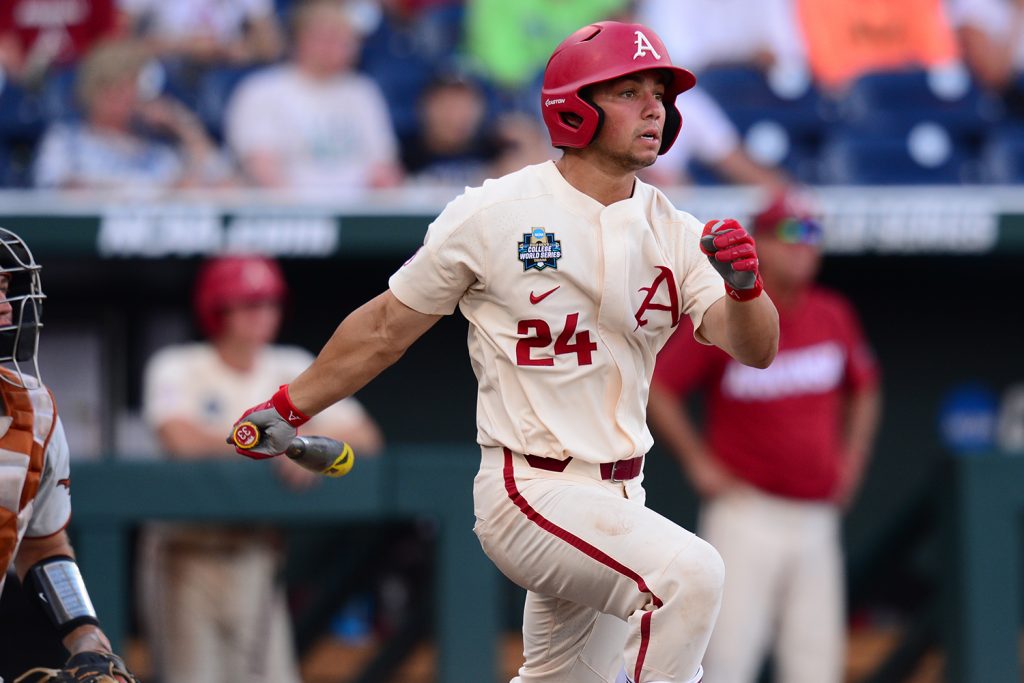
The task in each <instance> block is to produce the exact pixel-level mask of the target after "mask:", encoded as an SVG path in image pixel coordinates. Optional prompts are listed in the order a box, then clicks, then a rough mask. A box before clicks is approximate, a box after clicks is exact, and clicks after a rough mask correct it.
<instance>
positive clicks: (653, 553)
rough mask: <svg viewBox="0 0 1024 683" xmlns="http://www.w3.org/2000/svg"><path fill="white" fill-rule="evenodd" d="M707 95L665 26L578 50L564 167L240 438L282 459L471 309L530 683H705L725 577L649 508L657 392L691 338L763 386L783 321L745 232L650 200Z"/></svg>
mask: <svg viewBox="0 0 1024 683" xmlns="http://www.w3.org/2000/svg"><path fill="white" fill-rule="evenodd" d="M694 82H695V78H694V77H693V75H692V74H691V73H690V72H689V71H686V70H685V69H681V68H679V67H676V66H673V65H672V63H671V61H670V59H669V56H668V53H667V52H666V50H665V46H664V45H663V44H662V42H661V40H660V39H659V38H658V36H657V35H655V33H654V32H653V31H651V30H650V29H648V28H646V27H645V26H642V25H639V24H625V23H618V22H601V23H597V24H592V25H590V26H587V27H585V28H582V29H580V30H579V31H577V32H575V33H573V34H572V35H571V36H569V37H568V38H567V39H566V40H565V41H563V42H562V43H561V44H560V45H559V46H558V48H557V49H556V50H555V52H554V54H553V55H552V57H551V59H550V61H549V63H548V65H547V68H546V70H545V74H544V84H543V89H542V105H543V112H544V120H545V123H546V125H547V128H548V131H549V133H550V135H551V141H552V144H553V145H554V146H555V147H559V148H562V149H563V150H564V153H563V156H562V157H561V158H560V159H559V160H558V161H557V162H546V163H543V164H539V165H535V166H528V167H526V168H524V169H522V170H520V171H517V172H514V173H511V174H509V175H507V176H504V177H502V178H500V179H497V180H490V181H487V182H485V183H484V185H483V186H482V187H481V188H474V189H468V190H466V192H465V193H464V194H463V195H461V196H460V197H458V198H457V199H455V200H454V201H452V202H451V203H450V204H449V205H448V206H447V207H446V208H445V210H444V211H443V212H442V213H441V215H440V216H439V217H438V218H437V219H436V220H435V221H434V222H433V223H432V224H431V226H430V228H429V230H428V232H427V236H426V240H425V242H424V244H423V246H422V247H421V248H420V249H419V251H418V252H417V253H416V254H415V255H414V256H413V257H412V258H411V259H409V261H408V262H406V263H405V265H404V266H403V267H402V268H401V269H399V270H398V272H396V273H395V274H394V275H393V276H392V277H391V280H390V282H389V285H390V287H389V289H388V290H387V291H385V292H384V293H383V294H381V295H379V296H378V297H376V298H375V299H373V300H371V301H370V302H369V303H367V304H365V305H364V306H362V307H361V308H359V309H357V310H356V311H355V312H353V313H352V314H351V315H349V316H348V317H347V318H346V319H345V320H344V321H343V322H342V323H341V325H340V326H339V327H338V329H337V331H336V332H335V333H334V335H333V337H332V338H331V339H330V340H329V341H328V342H327V344H326V346H325V347H324V348H323V350H322V351H321V353H320V355H319V357H318V358H317V359H316V361H315V362H314V363H313V365H312V366H311V367H310V368H308V369H307V370H306V371H304V372H303V373H302V374H301V375H299V377H298V378H297V379H295V380H294V381H293V382H292V383H291V384H289V385H285V386H282V387H281V388H280V389H279V390H278V392H277V393H275V394H274V395H273V397H272V398H271V399H270V400H269V401H267V402H266V403H263V404H261V405H259V406H256V407H254V408H252V409H251V410H250V411H249V412H247V413H246V414H245V415H244V416H243V417H242V419H241V420H240V421H239V422H238V423H236V435H246V434H252V433H253V431H254V430H253V429H251V428H250V429H241V428H240V427H241V426H242V425H243V424H244V423H250V424H251V425H253V426H255V427H256V428H257V430H258V431H259V432H260V433H261V434H262V438H261V439H260V440H258V441H257V440H255V439H250V440H248V441H246V440H244V439H239V438H236V445H237V447H238V450H239V452H240V453H242V454H244V455H249V456H250V457H256V458H263V457H270V456H273V455H275V454H278V453H281V452H282V451H283V450H284V449H285V448H286V446H287V444H288V442H289V441H290V439H291V438H292V437H293V435H294V434H295V433H296V428H297V427H299V426H300V425H302V424H303V423H304V422H305V421H306V420H307V419H308V418H309V416H311V415H314V414H316V413H317V412H319V411H320V410H323V409H324V408H325V407H327V406H329V405H331V404H332V403H333V402H335V401H337V400H339V399H341V398H343V397H345V396H348V395H350V394H351V393H352V392H354V391H356V390H357V389H358V388H359V387H361V386H363V385H364V384H365V383H366V382H368V381H370V379H372V378H373V377H374V376H375V375H376V374H377V373H379V372H380V371H381V370H383V369H384V368H386V367H388V366H389V365H391V364H392V363H394V362H395V361H396V360H397V359H398V358H399V357H400V356H401V355H402V353H403V352H404V351H405V349H406V348H407V347H408V346H409V345H410V344H412V342H413V341H415V340H416V339H417V338H418V337H419V336H420V335H421V334H423V333H424V332H425V331H426V330H427V329H429V328H430V327H431V326H432V325H433V324H434V323H435V322H436V321H437V320H438V319H439V318H440V317H441V316H442V315H446V314H450V313H452V312H453V311H454V309H455V307H456V306H459V308H460V309H461V311H462V313H463V315H465V316H466V318H467V319H468V320H469V338H468V342H469V353H470V358H471V361H472V365H473V368H474V371H475V373H476V376H477V379H478V382H479V394H478V402H477V424H478V434H477V439H478V442H479V443H480V446H481V451H482V459H481V467H480V471H479V474H478V476H477V478H476V481H475V483H474V498H475V513H476V526H475V531H476V533H477V536H478V537H479V539H480V543H481V545H482V546H483V549H484V552H485V553H487V555H488V556H489V557H490V558H491V559H492V560H493V561H494V563H495V564H496V565H497V566H498V567H499V568H500V569H501V571H503V572H504V573H505V574H506V575H507V576H508V577H509V578H510V579H512V580H513V581H515V582H516V583H518V584H519V585H521V586H523V587H524V588H526V590H527V598H526V609H525V614H524V617H523V637H524V644H525V652H524V657H525V662H524V664H523V666H522V667H521V669H520V671H519V676H518V677H517V678H515V679H514V681H516V682H517V683H555V682H559V683H564V682H571V683H577V682H579V683H584V682H586V683H591V682H597V681H605V682H609V683H610V682H612V681H617V680H618V681H630V682H632V683H653V682H661V683H683V682H690V683H696V682H697V681H699V680H700V679H701V676H702V669H701V657H702V655H703V653H704V648H705V646H706V644H707V641H708V638H709V636H710V634H711V628H712V625H713V624H714V621H715V616H716V614H717V612H718V605H719V596H720V592H721V587H722V580H723V579H722V575H723V567H722V562H721V559H720V558H719V556H718V553H717V552H716V551H715V550H714V549H713V548H712V547H711V546H710V545H708V544H707V543H705V542H704V541H702V540H700V539H699V538H697V537H696V536H695V535H693V534H692V533H690V532H689V531H686V530H684V529H682V528H680V527H679V526H677V525H675V524H674V523H672V522H670V521H669V520H667V519H665V518H664V517H662V516H660V515H658V514H656V513H654V512H652V511H651V510H649V509H647V508H646V507H644V489H643V487H642V472H643V459H644V454H645V453H646V452H647V450H648V449H649V448H650V447H651V445H652V438H651V434H650V432H649V431H648V429H647V427H646V424H645V417H646V416H645V409H646V404H647V390H648V385H649V382H650V379H651V374H652V372H653V369H654V359H655V354H656V353H657V352H658V349H660V348H661V346H662V345H663V344H664V342H665V340H666V339H667V338H668V336H669V335H670V334H671V333H672V331H673V330H674V329H675V328H676V326H677V325H678V324H679V322H680V319H681V318H682V316H684V315H688V316H689V317H690V319H691V320H692V321H693V324H694V327H695V329H696V330H697V332H696V336H697V338H698V339H699V340H701V341H702V342H705V343H712V344H715V345H717V346H720V347H721V348H723V349H725V350H726V351H727V352H728V353H729V354H730V355H732V356H733V357H735V358H736V359H737V360H739V361H740V362H742V363H746V364H750V365H754V366H757V367H763V366H767V365H768V364H769V363H770V362H771V360H772V358H773V357H774V354H775V349H776V345H777V338H778V319H777V314H776V312H775V308H774V306H773V304H772V302H771V301H770V300H769V299H768V297H767V296H765V295H763V294H762V289H761V283H760V278H759V276H758V274H757V259H756V253H755V250H754V244H753V240H752V239H751V238H750V236H749V235H748V234H747V233H746V232H745V231H744V230H743V228H742V227H741V226H740V225H739V224H738V223H736V222H735V221H712V222H711V223H708V224H707V225H705V226H704V227H703V229H702V227H701V224H700V223H699V222H698V221H697V220H696V219H695V218H693V217H692V216H690V215H688V214H686V213H683V212H681V211H678V210H676V209H675V208H673V207H672V205H671V204H670V203H669V202H668V200H667V199H666V198H665V196H664V195H663V194H662V193H661V192H659V191H658V190H656V189H655V188H653V187H651V186H649V185H646V184H644V183H642V182H640V181H638V180H637V179H636V172H637V171H638V170H639V169H641V168H644V167H646V166H649V165H651V164H653V163H654V162H655V160H656V159H657V158H658V155H659V154H661V153H664V152H665V151H666V150H667V149H668V148H669V147H670V146H671V145H672V143H673V141H674V140H675V138H676V135H677V134H678V132H679V129H680V124H681V117H680V116H679V112H678V110H677V109H676V107H675V99H676V97H677V96H678V95H679V94H680V93H682V92H683V91H685V90H687V89H688V88H690V87H692V86H693V84H694ZM702 236H703V237H702ZM702 240H703V242H702ZM702 250H703V253H702ZM723 280H724V291H723ZM725 294H728V296H725Z"/></svg>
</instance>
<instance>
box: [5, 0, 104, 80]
mask: <svg viewBox="0 0 1024 683" xmlns="http://www.w3.org/2000/svg"><path fill="white" fill-rule="evenodd" d="M119 30H120V25H119V21H118V15H117V8H116V6H115V0H4V1H3V2H0V67H2V70H3V72H4V74H5V75H6V76H8V77H10V78H13V79H14V80H17V81H22V82H27V83H31V84H38V83H39V82H41V81H42V79H43V77H44V76H45V75H46V73H47V72H48V71H49V70H51V69H52V68H59V67H68V66H71V65H73V64H75V63H76V62H77V61H78V60H79V59H80V58H81V57H82V56H84V55H85V54H86V53H87V52H88V51H89V49H90V48H91V47H92V46H93V45H94V44H96V43H97V42H98V41H100V40H101V39H103V38H107V37H110V36H112V35H114V34H115V33H117V32H118V31H119Z"/></svg>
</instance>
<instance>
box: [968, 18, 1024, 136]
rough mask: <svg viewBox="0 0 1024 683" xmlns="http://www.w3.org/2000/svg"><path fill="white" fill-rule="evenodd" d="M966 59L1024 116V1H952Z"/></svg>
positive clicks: (984, 81)
mask: <svg viewBox="0 0 1024 683" xmlns="http://www.w3.org/2000/svg"><path fill="white" fill-rule="evenodd" d="M950 14H951V16H952V18H953V23H954V25H955V26H956V29H957V35H958V37H959V39H960V50H961V52H962V53H963V58H964V62H965V63H966V64H967V68H968V69H970V71H971V73H972V74H973V75H974V78H975V79H976V80H977V81H978V82H979V83H980V84H981V85H983V86H985V87H986V88H989V89H991V90H994V91H996V92H1000V93H1002V94H1003V95H1004V96H1005V97H1006V99H1007V101H1008V103H1009V104H1010V105H1011V107H1012V108H1013V110H1014V113H1015V114H1016V115H1017V116H1019V117H1022V118H1024V81H1022V78H1021V75H1022V74H1024V0H952V5H951V11H950Z"/></svg>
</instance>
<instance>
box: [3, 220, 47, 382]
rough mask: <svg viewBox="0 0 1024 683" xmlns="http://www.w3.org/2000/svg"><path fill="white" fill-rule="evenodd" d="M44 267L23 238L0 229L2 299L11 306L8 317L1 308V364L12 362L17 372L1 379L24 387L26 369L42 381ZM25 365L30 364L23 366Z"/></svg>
mask: <svg viewBox="0 0 1024 683" xmlns="http://www.w3.org/2000/svg"><path fill="white" fill-rule="evenodd" d="M41 269H42V266H40V265H39V264H38V263H36V260H35V258H34V257H33V256H32V252H31V251H29V248H28V245H26V244H25V241H24V240H22V239H21V238H20V237H18V236H17V235H15V234H14V233H13V232H11V231H10V230H6V229H4V228H0V278H2V279H5V280H6V285H7V291H6V296H5V297H4V299H3V302H4V304H5V305H6V306H10V316H9V317H10V319H9V320H7V319H6V318H7V316H6V315H3V313H4V311H3V307H0V316H2V317H0V363H10V364H12V365H13V369H14V371H15V373H14V374H15V375H16V376H12V373H7V372H3V373H0V379H2V380H3V381H6V382H10V383H12V384H18V385H19V386H22V387H24V386H26V384H25V374H26V371H28V374H31V375H33V376H34V378H35V379H36V380H37V381H38V380H39V361H38V352H39V330H40V329H41V328H42V326H43V323H42V316H43V299H45V298H46V295H45V294H43V286H42V282H41V281H40V278H39V271H40V270H41ZM4 307H5V306H4ZM22 364H27V365H28V366H29V367H28V368H24V369H23V367H22Z"/></svg>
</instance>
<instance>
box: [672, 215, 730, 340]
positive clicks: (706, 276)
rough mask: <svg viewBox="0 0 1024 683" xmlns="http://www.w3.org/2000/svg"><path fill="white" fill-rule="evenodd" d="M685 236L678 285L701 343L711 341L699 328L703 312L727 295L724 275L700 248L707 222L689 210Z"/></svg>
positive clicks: (685, 310) (684, 226)
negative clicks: (680, 277)
mask: <svg viewBox="0 0 1024 683" xmlns="http://www.w3.org/2000/svg"><path fill="white" fill-rule="evenodd" d="M682 215H683V218H684V223H683V229H684V234H683V240H682V250H683V253H682V263H683V271H682V272H683V277H682V282H681V283H680V285H679V289H680V295H681V296H682V302H683V312H684V313H686V314H687V315H689V316H690V321H691V322H692V323H693V330H694V332H693V337H694V338H695V339H696V340H697V341H699V342H700V343H702V344H707V343H708V342H707V341H706V340H705V339H704V338H703V337H702V336H701V335H700V334H699V333H698V332H697V330H698V329H699V328H700V324H701V323H702V322H703V321H704V313H706V312H707V310H708V307H710V306H711V304H713V303H715V302H716V301H718V300H719V299H721V298H722V297H723V296H725V286H724V285H723V283H722V276H721V275H719V274H718V271H716V270H715V269H714V268H713V267H712V266H711V263H710V262H708V259H707V256H705V255H704V252H702V251H701V250H700V236H701V232H703V230H704V226H703V225H702V224H701V222H700V221H698V220H697V219H696V218H694V217H693V216H691V215H689V214H682Z"/></svg>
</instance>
